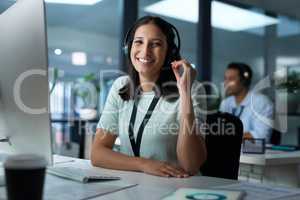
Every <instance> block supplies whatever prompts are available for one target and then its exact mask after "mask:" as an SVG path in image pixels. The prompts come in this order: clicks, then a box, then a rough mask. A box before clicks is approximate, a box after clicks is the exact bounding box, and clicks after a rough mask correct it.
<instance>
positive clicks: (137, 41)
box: [133, 40, 143, 45]
mask: <svg viewBox="0 0 300 200" xmlns="http://www.w3.org/2000/svg"><path fill="white" fill-rule="evenodd" d="M142 43H143V42H142V41H141V40H135V41H133V44H135V45H139V44H142Z"/></svg>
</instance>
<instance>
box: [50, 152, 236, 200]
mask: <svg viewBox="0 0 300 200" xmlns="http://www.w3.org/2000/svg"><path fill="white" fill-rule="evenodd" d="M68 161H70V162H68ZM74 162H76V165H78V166H80V167H87V166H88V167H91V164H90V162H89V161H88V160H81V159H76V158H70V157H64V156H58V155H55V156H54V164H55V165H58V164H59V166H62V165H64V166H68V165H70V164H74ZM93 169H95V170H97V168H93ZM101 172H106V173H108V174H114V175H115V174H117V176H119V177H121V179H122V180H126V181H128V182H130V183H135V184H138V185H137V186H135V187H132V188H128V189H126V190H121V191H118V192H115V193H112V194H108V195H105V196H101V197H97V198H94V199H95V200H96V199H122V200H126V199H128V200H129V199H130V200H132V199H139V200H140V199H147V200H148V199H149V200H151V199H161V198H162V197H164V196H166V195H167V194H169V193H170V192H173V191H175V190H176V189H177V188H180V187H196V188H208V187H213V186H221V185H226V184H233V183H237V182H238V181H234V180H229V179H220V178H212V177H205V176H193V177H189V178H164V177H158V176H152V175H148V174H145V173H140V172H130V171H119V170H110V169H102V168H101Z"/></svg>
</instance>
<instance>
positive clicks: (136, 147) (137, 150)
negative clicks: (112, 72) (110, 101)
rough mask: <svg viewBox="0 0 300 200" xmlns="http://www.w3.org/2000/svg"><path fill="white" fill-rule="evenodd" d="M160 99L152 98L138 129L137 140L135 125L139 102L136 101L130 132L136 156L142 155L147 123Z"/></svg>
mask: <svg viewBox="0 0 300 200" xmlns="http://www.w3.org/2000/svg"><path fill="white" fill-rule="evenodd" d="M158 100H159V98H158V97H155V96H154V98H153V99H152V102H151V104H150V106H149V108H148V110H147V113H146V115H145V117H144V119H143V121H142V123H141V125H140V127H139V129H138V134H137V138H136V142H135V140H134V133H133V127H134V123H135V118H136V112H137V102H136V100H135V101H134V104H133V110H132V113H131V117H130V122H129V128H128V133H129V140H130V143H131V148H132V151H133V153H134V156H136V157H139V156H140V147H141V141H142V136H143V132H144V128H145V126H146V124H147V123H148V121H149V119H150V117H151V115H152V111H153V110H154V108H155V106H156V104H157V102H158Z"/></svg>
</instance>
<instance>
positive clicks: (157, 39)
mask: <svg viewBox="0 0 300 200" xmlns="http://www.w3.org/2000/svg"><path fill="white" fill-rule="evenodd" d="M141 39H144V37H135V38H133V40H141ZM150 40H151V41H159V42H162V41H163V40H162V39H160V38H152V39H150Z"/></svg>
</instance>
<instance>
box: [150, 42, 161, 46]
mask: <svg viewBox="0 0 300 200" xmlns="http://www.w3.org/2000/svg"><path fill="white" fill-rule="evenodd" d="M159 46H161V45H160V43H159V42H154V43H152V44H151V47H159Z"/></svg>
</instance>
